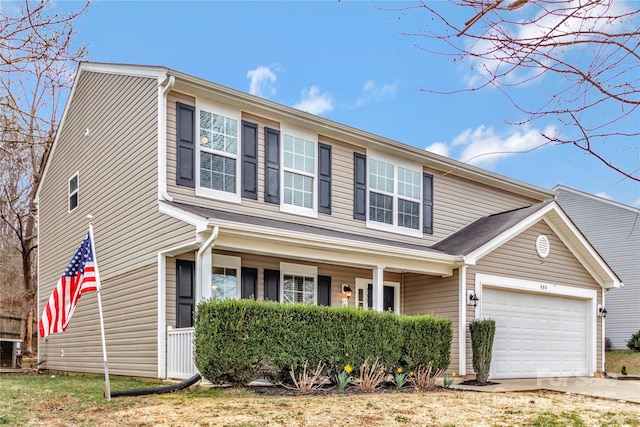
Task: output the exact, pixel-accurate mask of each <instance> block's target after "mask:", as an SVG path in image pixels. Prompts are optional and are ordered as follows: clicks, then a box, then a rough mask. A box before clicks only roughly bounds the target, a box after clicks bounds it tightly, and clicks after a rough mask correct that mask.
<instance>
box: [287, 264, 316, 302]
mask: <svg viewBox="0 0 640 427" xmlns="http://www.w3.org/2000/svg"><path fill="white" fill-rule="evenodd" d="M285 274H286V275H294V276H305V277H313V305H318V267H316V266H314V265H304V264H293V263H290V262H281V263H280V303H284V302H285V301H284V276H285Z"/></svg>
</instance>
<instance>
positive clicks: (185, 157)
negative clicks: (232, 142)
mask: <svg viewBox="0 0 640 427" xmlns="http://www.w3.org/2000/svg"><path fill="white" fill-rule="evenodd" d="M195 119H196V110H195V108H194V107H192V106H191V105H186V104H182V103H180V102H176V134H177V138H176V139H177V144H178V145H177V150H178V153H177V156H178V159H177V164H176V167H177V170H176V183H177V184H178V185H184V186H186V187H192V188H193V187H195V186H196V178H195V161H196V158H195V156H196V145H195V138H196V136H195V135H196V130H195V127H196V120H195Z"/></svg>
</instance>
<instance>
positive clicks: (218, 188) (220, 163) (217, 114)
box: [196, 102, 240, 201]
mask: <svg viewBox="0 0 640 427" xmlns="http://www.w3.org/2000/svg"><path fill="white" fill-rule="evenodd" d="M196 117H197V125H196V128H197V129H198V152H199V155H198V156H197V168H196V170H197V173H198V187H197V193H198V194H202V195H206V196H211V197H215V198H219V199H223V200H228V201H240V191H239V188H240V174H239V173H238V169H239V166H238V165H239V158H240V156H239V155H240V153H239V152H240V144H239V136H238V135H239V124H240V117H239V112H236V111H231V110H226V109H224V108H223V107H221V106H217V105H213V104H207V103H205V102H199V104H198V113H197V116H196Z"/></svg>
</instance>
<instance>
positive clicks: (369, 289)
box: [367, 283, 373, 310]
mask: <svg viewBox="0 0 640 427" xmlns="http://www.w3.org/2000/svg"><path fill="white" fill-rule="evenodd" d="M367 308H368V309H369V310H372V309H373V283H369V284H368V285H367Z"/></svg>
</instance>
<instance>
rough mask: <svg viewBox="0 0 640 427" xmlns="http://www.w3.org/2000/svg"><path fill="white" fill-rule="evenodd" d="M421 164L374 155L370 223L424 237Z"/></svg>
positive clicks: (370, 173) (370, 163)
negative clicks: (390, 159) (405, 162)
mask: <svg viewBox="0 0 640 427" xmlns="http://www.w3.org/2000/svg"><path fill="white" fill-rule="evenodd" d="M419 170H420V167H419V166H417V165H416V166H414V165H410V164H404V163H401V162H393V163H392V162H391V161H389V160H388V159H384V160H382V159H381V158H380V157H377V158H376V157H374V156H371V158H369V162H368V172H369V174H368V181H369V188H368V194H367V196H368V202H369V203H368V216H367V226H369V227H371V228H378V229H382V230H387V231H395V232H401V233H404V234H409V235H415V236H422V228H421V226H422V215H421V211H422V209H421V202H422V184H421V181H422V179H421V177H422V174H421V173H420V172H419Z"/></svg>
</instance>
